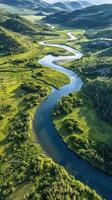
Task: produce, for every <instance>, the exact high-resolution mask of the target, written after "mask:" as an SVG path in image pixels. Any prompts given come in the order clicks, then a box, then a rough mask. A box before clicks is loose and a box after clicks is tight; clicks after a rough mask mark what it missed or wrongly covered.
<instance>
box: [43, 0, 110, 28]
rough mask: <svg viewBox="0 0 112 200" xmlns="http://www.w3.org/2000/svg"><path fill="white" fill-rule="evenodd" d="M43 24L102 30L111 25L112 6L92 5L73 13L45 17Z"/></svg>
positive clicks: (60, 13)
mask: <svg viewBox="0 0 112 200" xmlns="http://www.w3.org/2000/svg"><path fill="white" fill-rule="evenodd" d="M44 21H45V22H48V23H52V24H59V25H62V26H66V27H73V28H85V29H87V28H94V29H96V28H102V27H107V26H110V25H111V24H112V4H103V5H94V6H90V7H87V8H84V9H82V10H77V11H73V12H63V13H62V12H59V13H55V14H52V15H49V16H47V17H46V18H45V19H44Z"/></svg>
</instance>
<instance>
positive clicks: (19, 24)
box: [0, 10, 36, 34]
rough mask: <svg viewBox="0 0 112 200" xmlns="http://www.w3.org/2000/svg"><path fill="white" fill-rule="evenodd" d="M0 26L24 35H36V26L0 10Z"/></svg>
mask: <svg viewBox="0 0 112 200" xmlns="http://www.w3.org/2000/svg"><path fill="white" fill-rule="evenodd" d="M0 26H2V27H4V28H6V29H8V30H11V31H13V32H17V33H22V34H33V33H36V28H35V26H34V25H33V24H32V23H30V22H29V21H27V20H25V19H23V18H22V17H20V16H18V15H16V14H14V15H13V14H9V13H4V12H3V11H2V10H0Z"/></svg>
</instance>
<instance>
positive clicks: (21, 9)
mask: <svg viewBox="0 0 112 200" xmlns="http://www.w3.org/2000/svg"><path fill="white" fill-rule="evenodd" d="M90 5H91V3H89V2H88V1H86V0H85V1H82V0H77V1H74V2H70V1H66V2H57V3H54V4H49V3H47V2H45V1H43V0H24V1H22V0H0V6H1V7H2V8H4V9H6V10H8V11H9V12H13V13H20V14H39V13H42V14H43V15H47V14H49V13H50V14H52V13H55V12H59V11H73V10H77V9H81V8H84V7H86V6H90Z"/></svg>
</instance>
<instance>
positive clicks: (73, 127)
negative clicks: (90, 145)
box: [63, 118, 83, 134]
mask: <svg viewBox="0 0 112 200" xmlns="http://www.w3.org/2000/svg"><path fill="white" fill-rule="evenodd" d="M63 125H64V128H65V130H67V131H68V132H69V133H70V132H71V133H72V132H75V133H76V134H81V133H83V130H82V129H81V128H80V127H79V124H78V122H77V121H76V120H75V119H73V118H69V119H66V120H65V121H64V123H63Z"/></svg>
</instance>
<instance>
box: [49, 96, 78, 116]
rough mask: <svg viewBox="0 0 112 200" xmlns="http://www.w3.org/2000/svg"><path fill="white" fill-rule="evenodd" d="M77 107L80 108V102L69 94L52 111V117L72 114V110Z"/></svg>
mask: <svg viewBox="0 0 112 200" xmlns="http://www.w3.org/2000/svg"><path fill="white" fill-rule="evenodd" d="M78 106H82V101H81V99H80V97H79V98H77V96H76V95H75V94H70V95H69V96H68V97H63V98H62V99H61V100H60V101H59V102H58V104H57V105H56V106H55V108H54V110H53V116H54V117H59V116H61V115H65V114H68V113H70V112H72V109H73V108H75V107H78Z"/></svg>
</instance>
